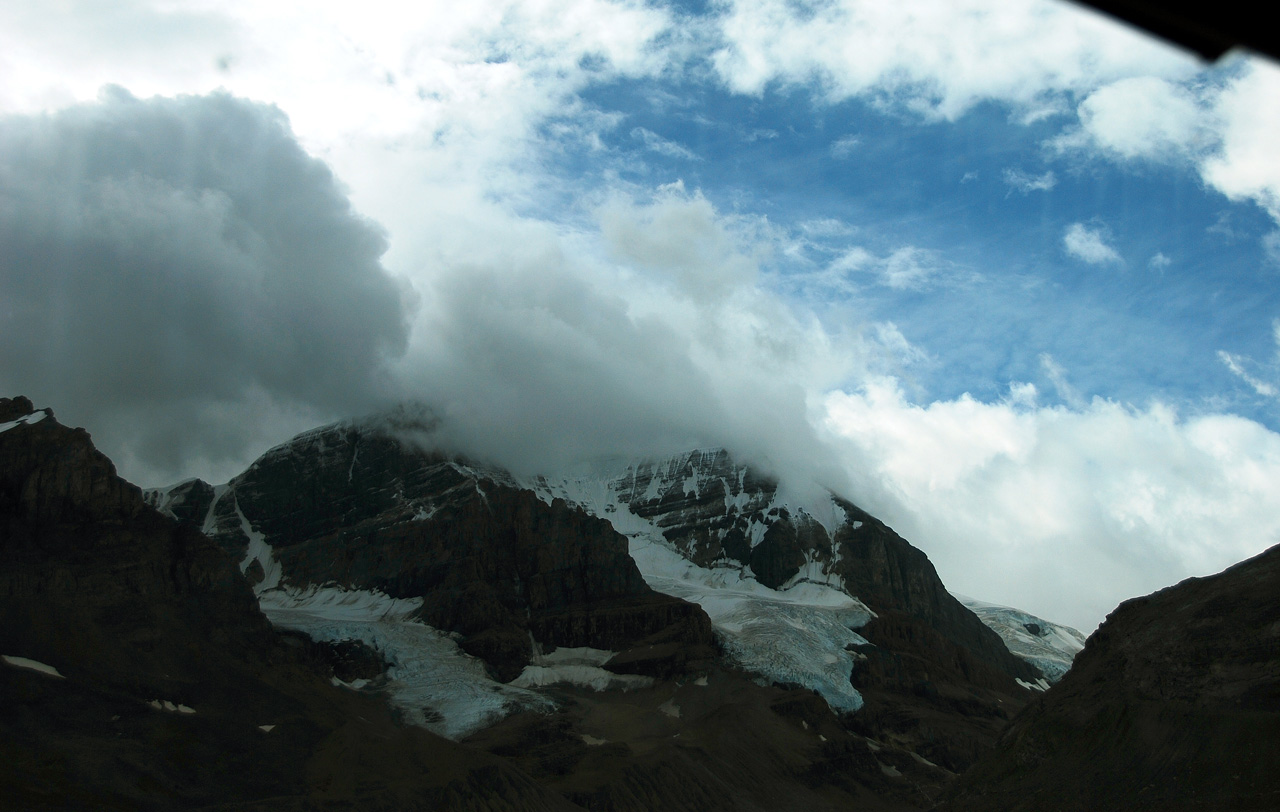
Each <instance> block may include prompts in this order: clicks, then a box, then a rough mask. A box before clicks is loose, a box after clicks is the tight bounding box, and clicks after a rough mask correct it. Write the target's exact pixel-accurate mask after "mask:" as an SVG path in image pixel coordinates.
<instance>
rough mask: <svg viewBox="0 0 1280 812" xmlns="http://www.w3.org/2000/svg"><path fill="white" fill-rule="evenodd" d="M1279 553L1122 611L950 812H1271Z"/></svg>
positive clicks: (1278, 772) (1276, 778) (1278, 712)
mask: <svg viewBox="0 0 1280 812" xmlns="http://www.w3.org/2000/svg"><path fill="white" fill-rule="evenodd" d="M1278 767H1280V547H1273V548H1271V549H1270V550H1268V551H1267V552H1265V553H1263V554H1261V555H1259V556H1257V557H1255V558H1252V559H1250V560H1248V561H1245V562H1243V563H1241V564H1237V565H1236V566H1234V567H1231V568H1230V569H1228V570H1226V571H1224V572H1222V573H1219V574H1218V575H1214V576H1210V577H1207V578H1192V579H1189V580H1187V581H1184V582H1182V583H1180V584H1178V585H1176V586H1172V587H1169V588H1168V589H1165V590H1162V591H1160V592H1157V593H1155V594H1153V595H1150V596H1147V597H1144V598H1136V599H1134V600H1130V601H1126V602H1125V603H1123V604H1121V605H1120V606H1119V607H1118V608H1117V609H1116V610H1115V611H1114V612H1112V613H1111V614H1110V615H1108V617H1107V620H1106V622H1104V623H1103V624H1102V626H1101V627H1099V629H1098V630H1097V631H1096V632H1095V633H1094V634H1093V635H1092V636H1090V637H1089V639H1088V641H1087V643H1086V645H1085V647H1084V650H1083V651H1082V652H1080V654H1079V655H1077V657H1076V659H1075V664H1074V665H1073V666H1072V668H1071V670H1070V671H1068V672H1067V673H1066V675H1065V676H1064V677H1063V678H1062V680H1061V681H1060V682H1059V683H1058V684H1057V685H1055V686H1054V687H1053V688H1051V689H1050V690H1049V691H1048V692H1047V693H1046V694H1044V696H1043V697H1041V698H1039V699H1037V700H1036V701H1035V702H1034V703H1033V704H1031V705H1029V706H1028V707H1027V708H1026V710H1025V711H1023V713H1022V714H1020V715H1019V716H1018V717H1017V718H1016V719H1015V721H1014V722H1013V724H1012V725H1011V726H1010V727H1009V728H1008V730H1007V731H1006V732H1005V733H1004V734H1003V735H1002V736H1001V738H1000V741H999V743H998V746H997V747H996V749H995V750H994V751H993V752H991V753H990V754H988V755H987V756H985V757H984V758H983V759H982V760H981V761H980V762H979V763H978V764H977V765H976V766H975V767H973V769H972V770H970V771H969V772H968V773H966V775H965V776H964V779H963V781H962V783H961V784H960V786H959V787H958V789H957V791H956V792H955V794H954V797H952V799H951V801H950V803H949V804H948V805H947V806H946V807H945V808H946V809H948V810H954V812H967V811H968V810H990V809H1002V810H1010V811H1011V812H1017V810H1038V811H1041V812H1077V810H1079V811H1081V812H1082V811H1083V810H1161V812H1184V811H1185V812H1191V810H1196V811H1197V812H1199V811H1200V810H1218V809H1231V810H1272V809H1277V808H1280V769H1277V768H1278Z"/></svg>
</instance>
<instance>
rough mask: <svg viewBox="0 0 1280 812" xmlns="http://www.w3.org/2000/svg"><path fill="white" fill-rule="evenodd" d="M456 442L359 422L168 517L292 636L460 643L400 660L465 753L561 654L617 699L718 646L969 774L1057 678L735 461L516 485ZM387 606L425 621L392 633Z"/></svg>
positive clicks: (428, 721) (832, 507) (401, 673)
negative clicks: (355, 609)
mask: <svg viewBox="0 0 1280 812" xmlns="http://www.w3.org/2000/svg"><path fill="white" fill-rule="evenodd" d="M435 430H436V425H435V423H434V420H433V419H432V418H431V417H430V416H429V415H424V414H420V413H414V412H412V411H405V410H401V411H398V412H395V413H391V414H388V415H382V416H378V417H375V418H369V419H364V420H350V421H343V422H341V423H337V424H334V425H330V426H325V427H321V428H319V429H316V430H313V431H310V432H306V433H304V434H302V435H299V436H298V437H296V438H294V439H293V440H291V441H289V442H287V443H284V444H282V445H280V446H277V447H275V448H273V449H271V450H269V451H268V452H267V453H265V454H264V455H263V456H262V457H261V458H260V459H258V460H257V461H255V462H254V463H253V464H252V465H251V466H250V467H249V468H248V469H247V470H246V471H245V472H244V473H242V474H240V475H239V476H237V477H235V478H233V479H232V480H231V481H230V482H229V483H227V484H225V485H219V486H210V485H208V484H206V483H202V482H199V481H191V482H187V483H182V484H180V485H178V486H175V487H173V488H169V489H163V490H157V491H153V492H151V493H150V494H149V499H151V500H152V502H153V503H154V504H156V505H157V506H158V507H160V508H161V509H162V510H164V511H166V512H168V513H169V514H170V515H172V516H174V517H175V518H178V519H179V520H182V521H185V522H187V523H188V525H190V526H193V527H200V528H202V529H203V530H205V531H206V532H207V533H208V534H209V535H210V537H211V538H213V539H214V540H215V541H216V542H217V543H218V544H219V545H221V546H222V547H223V548H224V549H225V550H227V551H228V552H229V553H230V554H231V555H232V556H233V557H234V558H236V559H237V560H238V561H240V563H241V567H242V569H243V570H244V571H245V572H246V575H247V576H248V577H249V578H250V580H252V581H254V582H256V584H257V586H256V587H255V588H256V589H257V590H258V592H259V594H260V597H261V599H262V605H263V608H264V610H265V611H266V612H267V613H268V615H269V616H270V617H271V618H272V620H273V621H274V622H276V623H277V624H281V625H286V626H290V627H291V628H297V629H300V630H305V631H307V633H308V634H310V635H312V636H313V637H315V636H319V637H322V638H325V639H337V638H339V637H341V636H350V637H354V638H358V639H361V640H364V641H365V642H366V643H368V644H369V645H371V646H373V647H374V648H380V649H381V650H383V651H384V652H385V653H388V654H389V656H390V658H391V659H396V658H400V659H404V658H406V657H411V656H413V655H412V654H411V653H410V652H411V651H413V650H422V649H423V647H424V646H426V645H428V642H426V641H423V640H416V642H410V641H409V640H408V639H406V637H405V636H406V635H419V636H421V634H422V633H421V631H420V630H419V629H418V628H417V626H418V625H420V622H425V623H426V624H427V625H429V626H431V627H432V628H433V629H436V630H439V632H441V633H443V634H440V635H438V639H437V638H433V639H432V641H431V642H430V645H432V646H434V647H435V648H436V649H440V650H442V651H445V650H447V651H448V652H451V653H450V655H449V657H444V656H436V657H433V658H432V662H433V663H434V665H432V666H430V667H427V666H426V665H423V664H418V665H412V666H409V665H404V664H397V665H396V666H395V667H393V668H391V669H389V671H388V672H387V675H386V681H387V690H388V691H389V693H390V695H391V697H392V701H393V702H395V703H397V704H398V706H399V707H400V708H401V710H402V712H403V713H404V714H405V715H406V717H408V718H412V719H415V720H417V721H418V722H419V723H421V724H424V725H427V726H428V727H430V728H431V729H433V730H436V731H438V732H441V733H444V734H446V735H450V736H453V737H455V738H459V739H463V738H466V736H468V735H471V734H474V733H476V732H478V731H480V730H482V729H484V728H486V727H488V726H491V725H493V724H494V723H495V722H496V721H497V720H499V719H501V718H503V717H505V716H509V715H511V714H513V713H518V712H520V711H524V710H544V711H545V709H546V707H547V703H546V700H545V696H543V695H542V694H540V693H538V690H537V689H538V688H539V683H544V682H546V681H547V680H553V681H554V679H556V673H562V672H564V669H565V666H563V665H560V666H557V665H555V664H554V663H553V662H552V661H551V660H548V659H547V658H548V657H550V656H553V655H554V654H555V652H556V651H558V650H561V649H592V650H595V651H599V652H604V654H600V655H594V659H595V660H596V661H595V662H590V660H591V659H592V658H591V657H586V659H583V658H579V661H578V662H576V663H574V668H578V669H595V670H594V671H593V670H586V671H581V672H580V673H578V677H579V678H580V679H581V680H583V681H587V682H590V681H592V680H594V681H596V682H600V681H604V682H605V683H608V682H609V681H610V680H612V681H613V683H614V684H615V685H621V684H622V682H620V681H619V680H620V678H624V677H626V678H632V677H635V678H649V679H657V680H672V679H677V680H678V679H681V678H683V677H684V676H685V675H693V676H698V675H705V673H706V671H707V669H708V668H709V667H711V665H713V664H714V663H715V662H717V661H718V660H717V657H718V654H717V651H718V650H721V651H723V652H724V653H725V654H727V655H728V660H729V661H730V662H732V663H734V664H735V665H736V666H738V667H740V668H742V669H744V670H745V671H747V672H748V673H750V674H754V675H758V676H757V678H764V679H765V680H766V681H767V682H771V683H773V684H776V685H783V686H786V685H793V686H798V687H802V688H806V689H810V690H812V691H815V692H816V693H817V695H818V696H820V697H821V698H822V699H823V700H825V704H826V705H827V707H828V710H829V711H830V712H832V713H834V714H841V715H845V716H847V717H848V721H846V722H845V725H846V726H847V727H849V728H850V729H851V730H852V729H856V730H857V731H859V732H860V733H862V734H866V735H868V736H871V737H877V738H883V737H887V736H892V737H893V738H894V739H895V741H899V742H900V743H901V744H902V745H903V746H904V747H905V748H907V749H910V750H911V751H912V752H915V753H916V754H917V755H919V756H920V757H922V758H923V759H925V760H926V761H927V762H930V763H932V764H936V765H941V768H943V769H946V770H950V771H957V770H960V769H963V768H964V767H965V766H967V765H968V763H970V762H971V761H972V760H973V758H975V757H976V756H977V754H978V753H980V752H982V751H983V750H984V749H985V748H986V747H989V746H990V744H991V743H992V742H993V741H994V739H995V737H996V735H998V732H999V729H1000V727H1001V726H1002V725H1003V723H1004V721H1005V720H1007V718H1008V717H1009V716H1010V715H1011V714H1012V712H1013V711H1015V710H1016V709H1017V708H1018V707H1020V706H1021V704H1022V703H1023V702H1025V701H1026V699H1027V696H1028V694H1027V692H1026V690H1025V689H1024V688H1022V687H1020V686H1019V685H1018V683H1017V680H1022V681H1023V683H1024V684H1034V683H1035V682H1036V681H1037V680H1039V679H1040V678H1041V674H1040V672H1039V671H1038V670H1037V669H1036V668H1035V667H1034V666H1032V665H1030V664H1028V663H1026V662H1025V661H1023V660H1020V659H1018V658H1016V657H1014V656H1012V655H1011V654H1010V653H1009V651H1008V649H1007V648H1006V647H1005V645H1004V644H1003V642H1002V641H1001V640H1000V638H999V636H998V635H996V634H995V633H994V632H992V631H991V630H990V629H989V628H987V627H986V626H985V625H984V624H983V623H982V622H981V621H980V620H979V619H978V618H977V617H976V616H975V615H974V614H973V613H972V612H970V611H968V610H966V609H965V608H964V607H963V606H962V605H961V604H960V603H959V602H958V601H957V600H955V599H954V598H953V597H952V596H951V595H950V594H949V593H948V592H947V591H946V589H945V588H944V587H943V585H942V583H941V581H940V580H939V578H938V576H937V573H936V572H935V571H934V569H933V567H932V565H931V564H930V563H929V561H928V559H927V557H926V556H925V555H924V554H923V553H921V552H920V551H918V550H916V549H915V548H913V547H911V546H910V545H909V544H908V543H907V542H906V541H904V540H903V539H901V538H900V537H898V536H897V535H896V534H895V533H893V531H892V530H891V529H889V528H888V527H886V526H885V525H884V524H883V523H881V522H879V521H878V520H877V519H875V518H874V517H872V516H870V515H868V514H866V513H865V512H864V511H862V510H860V509H859V508H857V507H856V506H854V505H853V504H852V503H850V502H848V501H847V500H844V499H842V498H840V497H837V496H833V495H832V494H830V493H829V492H826V491H819V492H814V493H810V494H808V495H807V496H802V497H797V496H795V495H788V494H787V493H786V492H785V491H784V490H783V487H784V486H783V485H782V484H780V483H779V482H777V481H775V480H773V479H771V478H770V477H767V476H765V475H763V474H761V473H759V472H758V471H756V470H755V469H753V468H752V467H750V466H748V465H744V464H741V463H738V462H736V461H734V460H733V458H732V456H731V455H730V454H729V453H728V452H727V451H724V450H718V449H716V450H700V451H693V452H687V453H684V454H680V455H676V456H673V457H667V458H662V459H654V460H642V461H612V462H603V463H597V464H595V465H592V466H590V467H589V468H587V469H584V470H578V471H573V472H569V473H564V472H561V473H557V474H552V473H547V474H543V475H538V476H532V477H526V478H523V479H518V478H516V477H514V476H513V475H511V474H510V473H508V472H506V471H503V470H501V469H498V468H496V467H494V466H489V465H483V464H480V463H478V462H476V461H474V460H466V459H463V458H460V457H457V456H454V455H448V454H445V453H442V452H441V451H440V450H438V448H437V447H436V444H435V436H436V435H435ZM281 585H283V587H284V588H283V589H280V588H277V587H280V586H281ZM353 591H357V592H360V593H361V594H363V595H366V597H362V598H354V597H351V593H352V592H353ZM375 593H376V595H377V596H380V597H374V595H375ZM344 595H345V596H346V597H344ZM342 601H348V602H352V601H356V602H359V601H363V602H364V603H365V605H366V606H367V607H368V608H369V611H370V612H373V613H374V614H375V615H378V617H377V619H376V628H375V626H371V625H362V626H359V627H357V625H355V619H354V618H353V617H352V616H351V614H350V613H349V612H347V613H346V614H345V615H343V616H341V617H337V616H333V609H332V607H334V606H336V605H337V604H338V603H341V602H342ZM389 602H399V605H400V606H401V607H402V609H401V610H396V611H398V612H400V615H399V616H400V617H402V618H403V620H404V621H405V624H402V625H401V626H400V627H399V628H398V629H397V630H395V631H393V630H392V624H391V621H390V619H389V618H388V617H385V616H384V615H382V614H380V613H384V612H385V611H388V610H387V609H386V607H387V606H389V605H390V603H389ZM405 602H410V603H405ZM411 604H412V605H411ZM326 607H328V608H326ZM339 614H341V613H339ZM366 621H368V622H370V623H372V622H374V620H373V619H372V618H371V616H370V617H366V618H365V619H364V620H361V621H360V623H366ZM454 643H456V646H454V645H453V644H454ZM458 654H467V655H473V656H474V657H476V658H479V660H480V661H482V662H483V663H484V665H485V669H484V671H483V673H479V672H476V671H475V669H474V662H473V661H467V660H465V659H460V658H458V656H457V655H458ZM446 661H447V662H451V663H453V665H450V666H448V667H445V666H442V665H440V663H442V662H446ZM548 669H550V670H548ZM557 669H559V670H558V671H557ZM602 671H603V672H605V674H602V673H600V672H602ZM606 674H613V675H615V676H614V677H612V678H611V677H608V676H607V675H606ZM632 684H635V683H634V682H633V683H632ZM446 685H447V686H449V687H448V689H447V690H446V689H445V688H444V687H442V686H446ZM459 695H467V696H469V697H471V699H469V700H468V701H467V702H459V701H458V697H459ZM869 696H871V697H874V701H873V702H868V701H867V698H868V697H869Z"/></svg>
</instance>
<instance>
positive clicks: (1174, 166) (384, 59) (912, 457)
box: [0, 0, 1280, 630]
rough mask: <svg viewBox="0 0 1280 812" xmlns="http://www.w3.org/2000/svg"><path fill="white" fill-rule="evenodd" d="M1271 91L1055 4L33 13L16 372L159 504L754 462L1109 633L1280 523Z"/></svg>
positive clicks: (8, 385) (11, 101) (991, 586)
mask: <svg viewBox="0 0 1280 812" xmlns="http://www.w3.org/2000/svg"><path fill="white" fill-rule="evenodd" d="M1278 99H1280V69H1278V68H1277V67H1276V65H1274V64H1273V63H1271V62H1268V61H1265V60H1261V59H1258V58H1256V57H1252V56H1250V55H1247V54H1232V55H1229V56H1228V57H1227V58H1226V59H1224V60H1223V61H1222V62H1221V63H1219V64H1217V65H1213V66H1206V65H1204V64H1202V63H1200V62H1198V61H1197V60H1195V59H1194V58H1192V57H1191V56H1189V55H1187V54H1185V53H1182V52H1180V51H1178V50H1176V49H1174V48H1171V47H1169V46H1167V45H1164V44H1162V43H1158V42H1156V41H1154V40H1151V39H1149V38H1147V37H1145V36H1142V35H1139V34H1136V33H1134V32H1132V31H1129V30H1127V29H1123V28H1121V27H1119V26H1117V25H1115V24H1114V23H1111V22H1109V21H1107V20H1104V19H1102V18H1100V17H1098V16H1096V15H1093V14H1092V13H1089V12H1086V11H1083V10H1081V9H1080V8H1078V7H1075V6H1072V5H1069V4H1064V3H1059V2H1049V0H1017V2H1012V1H1008V2H995V0H945V1H944V0H916V1H915V2H901V3H878V2H860V1H859V0H831V2H823V3H807V2H802V3H794V2H785V1H784V0H718V2H714V3H692V4H671V3H663V2H659V1H658V0H654V1H653V2H639V0H562V1H561V2H554V3H553V2H543V0H484V1H483V2H476V3H470V4H431V3H428V4H406V3H399V2H394V1H393V0H370V1H369V2H366V3H362V4H361V5H360V6H359V8H354V7H352V6H351V5H350V4H346V3H341V2H332V3H326V2H320V3H309V4H306V5H305V6H304V5H299V4H296V3H291V2H283V1H282V2H256V1H255V2H248V1H247V0H246V1H245V2H240V1H239V0H228V1H227V2H218V3H212V2H202V1H201V0H191V1H190V2H178V3H173V2H159V1H158V0H154V1H153V0H128V1H127V2H119V3H113V4H110V5H104V4H101V3H96V2H91V1H90V0H79V1H76V2H66V3H60V4H56V5H51V4H47V3H37V2H16V3H6V4H5V5H4V6H3V8H0V229H2V231H0V235H2V236H3V237H4V239H5V240H6V242H7V244H8V245H9V246H11V248H10V250H9V251H7V252H6V253H5V255H4V256H0V286H2V288H0V292H2V293H3V296H0V301H3V302H4V304H0V347H2V348H3V349H0V388H2V389H3V390H4V392H5V393H6V394H10V393H24V394H27V395H30V396H31V397H33V398H34V399H35V400H37V401H38V402H39V403H40V404H41V405H49V406H52V407H54V408H55V409H56V410H57V412H58V414H59V417H60V419H62V420H64V421H65V422H69V423H72V424H79V425H85V426H86V427H88V428H89V429H90V431H91V432H92V433H93V435H94V437H95V440H96V441H97V442H98V444H99V445H100V447H101V448H103V449H104V450H105V451H106V452H107V453H109V454H110V455H111V456H112V458H113V459H114V460H115V461H116V462H117V464H118V465H119V466H120V469H121V471H122V472H123V473H124V474H125V475H126V476H128V477H130V478H132V479H133V480H135V481H137V482H140V483H141V484H144V485H152V484H160V483H164V482H171V481H175V480H177V479H180V478H182V477H187V476H202V477H204V478H206V479H209V480H211V481H225V480H226V479H227V478H229V477H230V476H232V475H234V474H235V473H237V472H238V471H240V470H242V469H243V468H244V467H245V465H247V464H248V462H250V461H251V460H252V459H254V458H255V457H256V456H257V455H258V454H260V453H261V452H262V451H263V450H264V449H265V448H267V447H269V446H270V445H272V444H274V443H277V442H280V441H282V440H284V439H286V438H288V437H289V436H291V435H292V434H293V433H295V432H297V431H301V430H304V429H306V428H309V427H311V426H313V425H316V424H318V423H321V422H324V421H328V420H332V419H337V418H340V417H343V416H348V415H351V414H356V413H361V412H367V411H371V410H376V409H382V408H386V407H387V406H389V405H390V404H393V403H397V402H402V401H406V400H415V401H421V402H424V403H426V404H428V406H429V407H430V408H432V409H433V410H434V411H435V412H436V413H437V414H439V415H441V416H442V417H443V418H444V421H445V423H446V425H448V426H449V427H450V429H449V431H450V432H451V437H452V439H451V440H450V442H452V443H454V444H455V445H456V446H457V448H459V449H461V450H463V451H465V452H467V453H469V454H473V455H476V456H481V457H485V458H487V459H490V460H493V461H496V462H498V463H501V464H504V465H507V466H510V467H513V468H516V469H522V470H535V469H539V468H543V469H545V468H548V467H555V466H559V465H565V464H570V463H573V462H575V461H577V460H580V459H582V458H586V457H592V456H596V455H602V454H618V453H621V454H639V455H643V454H655V453H664V452H667V451H673V450H677V449H681V448H685V447H688V446H691V445H701V446H710V445H724V446H727V447H729V448H731V449H733V450H734V451H735V452H736V453H738V454H739V455H741V456H743V457H744V458H747V459H750V460H753V461H756V462H757V463H759V464H761V465H764V466H765V467H767V468H769V469H770V470H772V471H774V472H776V473H778V474H779V475H780V476H783V477H785V478H788V479H789V480H793V481H795V482H798V483H810V484H816V485H822V486H826V487H831V488H834V489H836V490H838V491H841V492H843V493H846V494H848V495H849V496H851V497H852V498H853V499H854V500H855V501H857V502H859V503H860V504H862V505H864V506H865V507H867V508H868V509H870V510H872V511H873V512H875V513H877V514H878V515H880V516H882V517H883V518H885V519H886V520H887V521H889V522H890V524H892V525H893V526H894V527H895V528H896V529H898V530H899V531H900V532H902V534H903V535H904V536H906V537H907V538H909V539H910V540H911V541H912V542H913V543H915V544H917V545H918V546H920V547H921V548H922V549H924V550H925V551H926V552H928V553H929V555H930V556H931V558H932V559H933V560H934V561H935V563H936V564H937V566H938V568H939V571H940V572H941V573H942V575H943V578H944V580H945V581H946V582H947V583H948V584H949V585H951V586H952V587H953V588H955V589H957V590H958V591H960V592H963V593H966V594H969V595H972V596H974V597H978V598H981V599H984V600H988V601H993V602H1003V603H1007V604H1010V605H1015V606H1019V607H1021V608H1024V609H1027V610H1029V611H1033V612H1038V613H1040V614H1042V615H1044V616H1045V617H1048V618H1051V619H1055V620H1060V621H1064V622H1068V623H1073V624H1075V625H1077V626H1080V627H1081V628H1083V629H1085V630H1088V629H1091V628H1092V627H1093V626H1094V625H1096V624H1097V623H1098V622H1099V621H1100V620H1101V618H1102V617H1103V616H1104V615H1105V613H1106V612H1107V611H1109V610H1110V609H1111V608H1112V607H1113V606H1114V605H1115V604H1116V603H1117V602H1118V601H1120V600H1122V599H1124V598H1127V597H1131V596H1133V595H1136V594H1142V593H1144V592H1149V591H1151V590H1153V589H1156V588H1159V587H1162V586H1166V585H1168V584H1170V583H1173V582H1175V581H1177V580H1179V579H1181V578H1183V577H1187V576H1189V575H1197V574H1206V573H1209V572H1213V571H1216V570H1218V569H1221V568H1222V567H1225V566H1227V565H1229V564H1231V563H1234V562H1235V561H1238V560H1240V559H1241V558H1243V557H1245V556H1247V555H1251V554H1253V553H1256V552H1259V551H1261V550H1262V549H1265V548H1266V547H1268V546H1270V545H1271V544H1274V543H1276V542H1277V541H1280V517H1278V516H1277V515H1276V512H1275V510H1274V501H1275V494H1276V493H1280V294H1278V291H1280V286H1278V285H1277V280H1280V155H1278V154H1277V152H1276V150H1275V148H1274V143H1275V135H1274V134H1275V133H1276V132H1278V131H1280V102H1278V101H1277V100H1278ZM104 156H106V158H107V159H106V160H104Z"/></svg>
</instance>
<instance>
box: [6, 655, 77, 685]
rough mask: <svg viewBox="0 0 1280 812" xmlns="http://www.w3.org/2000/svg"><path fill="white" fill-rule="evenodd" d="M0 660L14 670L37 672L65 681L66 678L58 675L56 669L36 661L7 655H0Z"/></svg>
mask: <svg viewBox="0 0 1280 812" xmlns="http://www.w3.org/2000/svg"><path fill="white" fill-rule="evenodd" d="M0 660H4V661H5V663H6V664H7V665H11V666H13V667H14V668H25V669H27V670H28V671H39V672H40V673H41V674H47V675H48V676H50V677H57V678H58V679H66V677H64V676H62V675H61V674H59V673H58V669H56V668H54V667H53V666H51V665H45V664H44V663H42V662H39V661H37V660H29V659H27V658H26V657H14V656H11V655H9V654H4V655H0Z"/></svg>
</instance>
